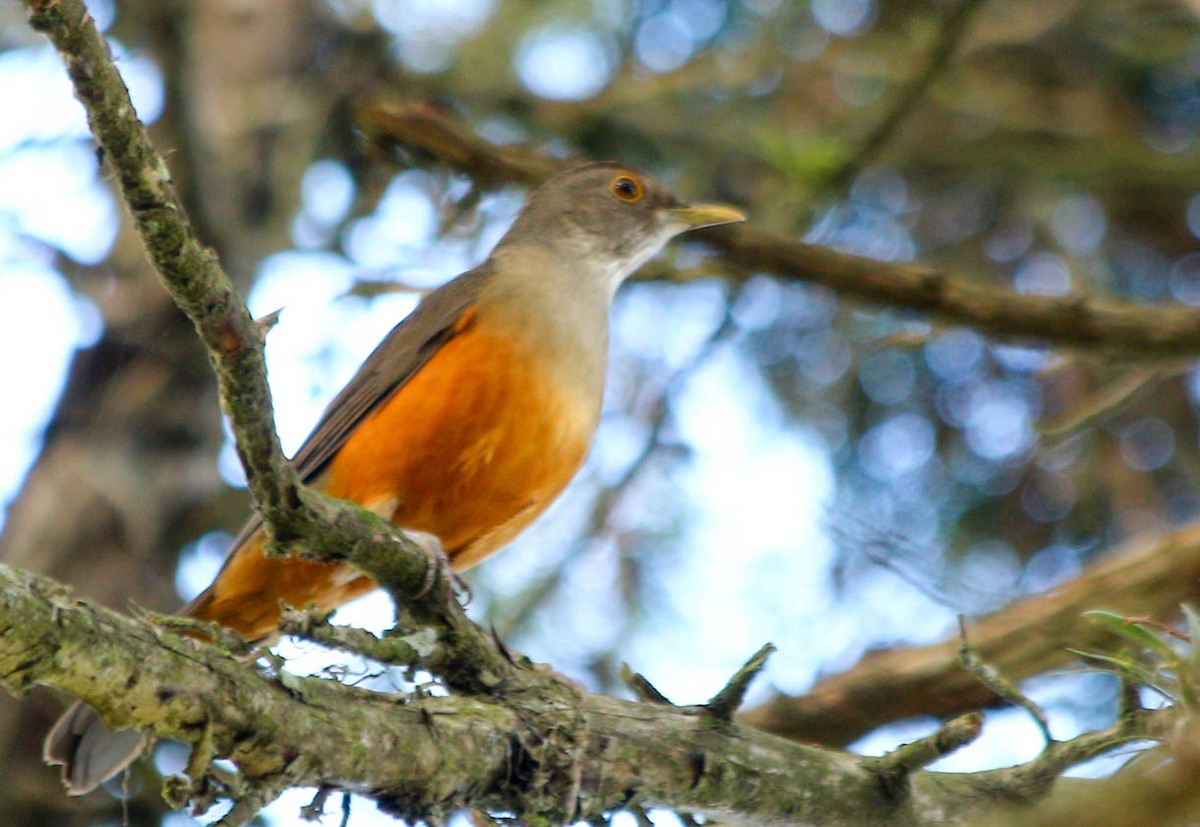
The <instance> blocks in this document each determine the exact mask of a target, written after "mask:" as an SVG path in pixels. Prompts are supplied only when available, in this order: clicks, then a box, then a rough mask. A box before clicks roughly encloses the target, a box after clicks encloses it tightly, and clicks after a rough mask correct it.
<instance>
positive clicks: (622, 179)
mask: <svg viewBox="0 0 1200 827" xmlns="http://www.w3.org/2000/svg"><path fill="white" fill-rule="evenodd" d="M608 189H609V192H611V193H612V194H613V195H615V196H617V198H620V199H621V200H622V201H625V202H627V203H630V204H632V203H633V202H635V201H641V200H642V196H643V195H644V194H645V190H643V189H642V182H641V181H639V180H638V179H636V178H634V177H633V176H632V175H618V176H617V177H616V178H614V179H613V180H612V183H611V184H609V185H608Z"/></svg>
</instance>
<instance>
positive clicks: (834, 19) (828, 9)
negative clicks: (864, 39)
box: [812, 0, 876, 37]
mask: <svg viewBox="0 0 1200 827" xmlns="http://www.w3.org/2000/svg"><path fill="white" fill-rule="evenodd" d="M812 13H813V18H814V19H815V20H816V21H817V23H818V24H820V26H821V28H823V29H825V30H826V31H828V32H830V33H831V34H836V35H838V36H839V37H854V36H855V35H860V34H862V33H863V32H865V31H866V30H867V29H869V28H871V25H872V24H873V23H874V22H875V13H876V9H875V0H813V3H812Z"/></svg>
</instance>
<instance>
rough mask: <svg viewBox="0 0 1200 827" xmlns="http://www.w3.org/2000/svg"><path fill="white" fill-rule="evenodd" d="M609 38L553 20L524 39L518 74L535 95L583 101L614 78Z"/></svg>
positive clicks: (518, 58)
mask: <svg viewBox="0 0 1200 827" xmlns="http://www.w3.org/2000/svg"><path fill="white" fill-rule="evenodd" d="M611 52H612V50H611V48H610V47H609V45H608V44H607V42H606V40H605V39H604V38H603V37H602V36H601V35H600V34H598V33H597V32H595V31H593V30H592V29H590V28H588V27H587V26H583V25H578V24H567V23H552V24H550V25H547V26H543V27H542V28H540V29H534V30H533V31H531V32H530V33H529V34H527V35H525V37H524V38H523V39H522V40H521V44H520V45H519V46H518V47H517V54H516V58H515V62H516V68H517V75H518V77H520V79H521V82H522V83H524V84H525V86H526V88H527V89H529V91H530V92H533V93H534V94H535V95H539V96H541V97H543V98H551V99H554V100H584V99H585V98H590V97H592V96H593V95H595V94H596V93H597V92H599V91H600V90H601V89H603V88H604V87H605V85H607V84H608V82H609V80H611V79H612V75H613V72H614V69H615V67H614V60H613V56H612V54H611Z"/></svg>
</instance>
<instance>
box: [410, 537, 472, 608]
mask: <svg viewBox="0 0 1200 827" xmlns="http://www.w3.org/2000/svg"><path fill="white" fill-rule="evenodd" d="M404 536H405V537H407V538H408V539H410V540H412V541H413V542H414V543H416V544H417V545H418V546H420V548H421V550H422V551H423V552H425V559H426V561H427V565H426V567H425V577H424V578H423V579H422V580H421V588H419V589H417V593H416V594H414V595H413V596H412V597H413V600H420V599H421V598H423V597H425V596H426V595H428V594H429V593H430V592H431V591H433V587H434V586H435V585H436V584H437V582H438V580H441V579H445V580H449V582H450V587H451V589H452V590H453V591H452V592H451V593H452V594H453V593H455V592H459V591H461V592H464V593H465V594H466V596H467V597H466V602H468V603H469V602H470V600H471V589H470V587H469V586H468V585H467V584H466V582H465V581H464V580H463V579H462V578H461V577H459V576H458V575H457V574H455V572H454V567H453V566H452V565H451V563H450V557H449V556H448V555H447V554H446V549H445V547H444V546H443V545H442V541H441V540H440V539H439V538H438V537H437V535H435V534H430V533H429V532H427V531H411V530H408V529H405V530H404Z"/></svg>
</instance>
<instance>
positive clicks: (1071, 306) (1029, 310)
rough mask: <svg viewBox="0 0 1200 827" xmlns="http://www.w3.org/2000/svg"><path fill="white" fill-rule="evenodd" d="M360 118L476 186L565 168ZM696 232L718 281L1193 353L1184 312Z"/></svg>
mask: <svg viewBox="0 0 1200 827" xmlns="http://www.w3.org/2000/svg"><path fill="white" fill-rule="evenodd" d="M360 119H361V123H362V124H363V128H364V129H365V130H366V132H367V134H368V135H370V136H371V137H372V138H373V139H374V140H375V141H376V142H377V143H379V144H382V145H386V144H388V143H392V144H399V145H402V146H405V147H409V148H414V149H418V150H421V151H423V152H427V153H429V154H432V155H434V156H435V157H437V158H438V159H440V160H441V161H443V162H445V163H448V164H450V165H452V166H454V167H455V168H456V169H459V170H461V171H463V172H465V173H467V174H468V175H470V176H471V177H472V178H473V179H475V180H477V181H479V182H480V183H481V184H486V185H493V184H497V183H516V184H532V183H536V182H538V181H541V180H543V179H544V178H546V177H548V176H549V175H551V174H553V172H554V171H556V170H558V169H561V168H563V167H565V166H569V165H570V162H567V161H558V160H556V159H551V158H549V157H546V156H543V157H541V158H540V159H538V158H537V156H533V157H531V153H530V150H528V149H525V148H521V147H506V146H495V145H491V144H488V143H487V142H486V141H484V140H482V139H480V138H479V137H478V136H477V135H475V133H474V132H472V131H471V129H470V127H469V126H468V125H466V124H464V123H461V122H458V121H455V120H452V119H450V118H449V117H446V116H445V115H443V114H441V113H440V112H437V111H435V110H434V109H432V108H431V107H428V106H425V105H422V104H396V103H387V102H378V103H375V104H372V105H370V106H367V107H363V109H362V110H361V115H360ZM702 232H703V238H704V240H705V241H707V242H708V243H710V244H712V245H713V246H714V247H715V248H717V249H718V250H720V251H721V252H722V254H723V255H724V258H725V259H726V261H727V263H728V265H729V266H728V267H727V268H725V269H726V271H727V273H726V275H727V277H729V278H733V279H745V278H749V277H750V276H751V275H753V274H754V273H756V272H767V273H772V274H774V275H776V276H778V277H780V278H784V279H790V280H795V281H803V282H808V283H810V284H819V285H821V286H823V287H828V288H829V289H831V290H833V291H835V292H836V293H838V294H839V295H841V296H844V297H846V298H850V299H855V300H859V301H864V302H868V303H871V304H881V305H886V306H889V307H894V308H899V309H904V310H916V311H919V312H922V313H928V314H929V315H931V316H933V317H935V318H938V319H941V320H943V321H946V322H951V323H955V324H963V325H968V326H970V327H973V328H975V329H977V330H980V331H982V332H984V333H988V334H990V335H993V336H996V337H998V338H1002V339H1007V340H1014V339H1015V340H1028V339H1036V340H1040V341H1043V342H1046V343H1048V344H1051V345H1060V346H1066V347H1073V348H1083V349H1089V350H1098V351H1102V352H1107V353H1112V354H1115V355H1119V356H1123V357H1126V358H1138V359H1147V358H1163V357H1171V356H1182V355H1196V354H1198V353H1200V310H1196V309H1193V308H1184V307H1174V306H1161V307H1152V306H1146V305H1137V304H1130V303H1127V302H1122V301H1116V300H1103V299H1096V298H1093V297H1091V296H1083V295H1079V296H1065V297H1049V296H1025V295H1020V294H1017V293H1013V292H1012V291H1010V290H1006V289H1003V288H999V287H995V286H991V285H988V284H983V283H979V282H976V281H973V280H967V279H965V278H956V277H952V276H951V275H950V274H948V273H946V272H945V271H943V270H941V269H939V268H937V267H930V266H926V265H920V264H893V263H888V262H882V261H876V260H874V259H869V258H864V257H862V256H855V255H850V254H849V253H842V252H838V251H836V250H832V249H829V248H826V247H818V246H816V245H813V244H804V243H802V242H800V241H796V240H795V239H794V238H792V237H790V236H787V235H784V234H782V233H777V232H772V231H770V230H765V229H760V228H758V227H755V226H753V224H740V225H737V226H728V227H714V228H712V229H709V230H704V231H702ZM697 237H699V236H697Z"/></svg>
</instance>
